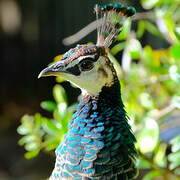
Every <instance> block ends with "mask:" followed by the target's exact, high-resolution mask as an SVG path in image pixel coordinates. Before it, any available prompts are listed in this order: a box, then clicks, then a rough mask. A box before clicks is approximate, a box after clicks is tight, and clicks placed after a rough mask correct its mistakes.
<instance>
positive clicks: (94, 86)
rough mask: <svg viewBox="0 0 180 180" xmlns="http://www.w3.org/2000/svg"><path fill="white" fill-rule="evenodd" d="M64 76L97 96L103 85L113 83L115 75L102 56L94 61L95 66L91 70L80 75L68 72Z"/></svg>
mask: <svg viewBox="0 0 180 180" xmlns="http://www.w3.org/2000/svg"><path fill="white" fill-rule="evenodd" d="M64 78H65V79H67V80H69V81H70V82H72V83H73V84H75V85H76V86H78V87H79V88H81V90H82V91H84V92H87V93H89V94H92V95H94V96H96V95H98V94H99V93H100V92H101V89H102V88H103V86H105V85H106V86H107V85H111V84H112V82H113V78H114V77H113V73H112V70H111V68H110V67H109V65H108V64H107V63H106V60H105V59H104V58H102V59H101V60H98V61H97V62H95V63H94V68H93V69H91V70H90V71H83V72H81V74H80V76H74V75H71V74H66V77H64Z"/></svg>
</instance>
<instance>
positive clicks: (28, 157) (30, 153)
mask: <svg viewBox="0 0 180 180" xmlns="http://www.w3.org/2000/svg"><path fill="white" fill-rule="evenodd" d="M38 154H39V150H34V151H30V152H26V153H25V158H26V159H31V158H34V157H36V156H37V155H38Z"/></svg>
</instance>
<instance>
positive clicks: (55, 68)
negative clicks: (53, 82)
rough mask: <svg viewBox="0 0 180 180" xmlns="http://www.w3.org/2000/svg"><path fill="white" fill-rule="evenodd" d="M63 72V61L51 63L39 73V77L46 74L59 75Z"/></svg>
mask: <svg viewBox="0 0 180 180" xmlns="http://www.w3.org/2000/svg"><path fill="white" fill-rule="evenodd" d="M62 72H65V68H64V65H63V63H61V62H56V63H54V64H52V65H50V66H49V67H47V68H45V69H43V70H42V71H41V72H40V73H39V75H38V78H41V77H45V76H57V75H59V74H60V73H62Z"/></svg>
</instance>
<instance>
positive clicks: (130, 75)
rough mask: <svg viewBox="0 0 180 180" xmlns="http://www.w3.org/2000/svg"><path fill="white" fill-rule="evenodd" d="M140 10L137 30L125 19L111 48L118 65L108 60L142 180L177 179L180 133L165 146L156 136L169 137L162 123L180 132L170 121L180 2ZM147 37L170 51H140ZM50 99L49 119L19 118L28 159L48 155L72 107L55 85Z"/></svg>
mask: <svg viewBox="0 0 180 180" xmlns="http://www.w3.org/2000/svg"><path fill="white" fill-rule="evenodd" d="M141 5H142V6H143V8H144V9H146V11H145V12H143V13H138V14H137V15H136V16H135V18H134V19H135V20H136V22H137V29H136V31H132V30H131V21H130V20H128V21H127V22H126V23H125V26H124V29H123V31H122V32H121V33H120V34H119V36H118V38H117V39H118V40H119V41H120V42H119V43H118V44H117V45H115V46H114V47H112V49H111V54H113V55H116V54H117V53H119V52H122V54H123V55H122V66H121V67H120V66H119V64H118V63H117V61H116V59H115V58H114V57H113V56H112V55H109V56H110V58H111V60H112V61H113V62H114V65H115V68H116V70H117V73H118V76H119V78H120V81H121V86H122V98H123V101H124V103H125V107H126V111H127V113H128V115H129V117H130V124H131V126H132V129H133V131H134V132H135V135H136V138H137V144H136V147H137V149H138V151H139V158H138V160H137V166H138V167H139V169H141V170H143V169H148V170H149V171H148V173H146V174H145V175H144V177H143V180H153V179H156V178H158V179H160V180H161V179H163V180H176V179H179V178H180V133H179V134H177V135H176V136H175V137H173V138H172V139H171V140H170V141H162V140H161V137H160V133H161V132H162V131H167V134H171V132H170V131H171V130H172V129H171V128H170V127H169V126H168V125H166V123H167V122H166V121H167V118H169V119H170V123H171V127H178V126H179V127H180V122H179V121H174V120H173V118H172V116H173V115H174V114H178V117H179V118H180V111H179V109H180V26H179V25H180V24H179V19H180V10H179V11H178V8H179V7H178V6H179V5H180V3H179V1H178V0H165V1H164V0H141ZM146 32H148V33H151V34H152V35H153V36H155V37H157V38H161V39H163V40H164V41H166V42H167V43H168V44H169V47H168V48H166V49H156V50H155V49H153V47H151V46H150V45H145V46H144V47H142V44H141V42H142V39H143V35H144V33H146ZM60 81H61V80H60ZM58 82H59V80H58ZM53 96H54V101H44V102H42V103H41V107H42V108H43V109H44V110H46V111H48V112H50V113H52V118H47V117H44V116H42V115H41V114H39V113H36V114H35V115H33V116H30V115H24V116H23V117H22V120H21V125H20V126H19V127H18V129H17V131H18V133H19V134H21V135H23V137H22V138H21V139H20V140H19V144H20V145H24V147H25V149H26V151H27V152H26V154H25V157H26V158H28V159H29V158H33V157H35V156H37V155H38V153H39V152H40V151H41V150H43V151H46V152H52V150H54V149H55V148H56V147H57V146H58V144H59V142H60V141H61V140H62V139H63V136H64V135H65V133H66V132H67V126H68V120H69V119H71V116H72V114H73V112H74V111H75V109H76V104H75V105H71V106H69V105H68V104H67V97H66V92H65V90H64V89H63V87H62V86H61V85H59V84H57V85H55V87H54V88H53ZM167 124H168V123H167ZM168 131H169V132H168ZM146 172H147V171H146Z"/></svg>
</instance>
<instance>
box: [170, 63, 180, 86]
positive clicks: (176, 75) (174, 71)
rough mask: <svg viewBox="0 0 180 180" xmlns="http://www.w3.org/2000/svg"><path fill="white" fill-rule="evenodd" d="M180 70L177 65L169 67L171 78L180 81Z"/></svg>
mask: <svg viewBox="0 0 180 180" xmlns="http://www.w3.org/2000/svg"><path fill="white" fill-rule="evenodd" d="M179 71H180V70H178V67H177V66H176V65H172V66H170V68H169V76H170V78H171V79H172V80H173V81H175V82H177V83H180V72H179Z"/></svg>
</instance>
